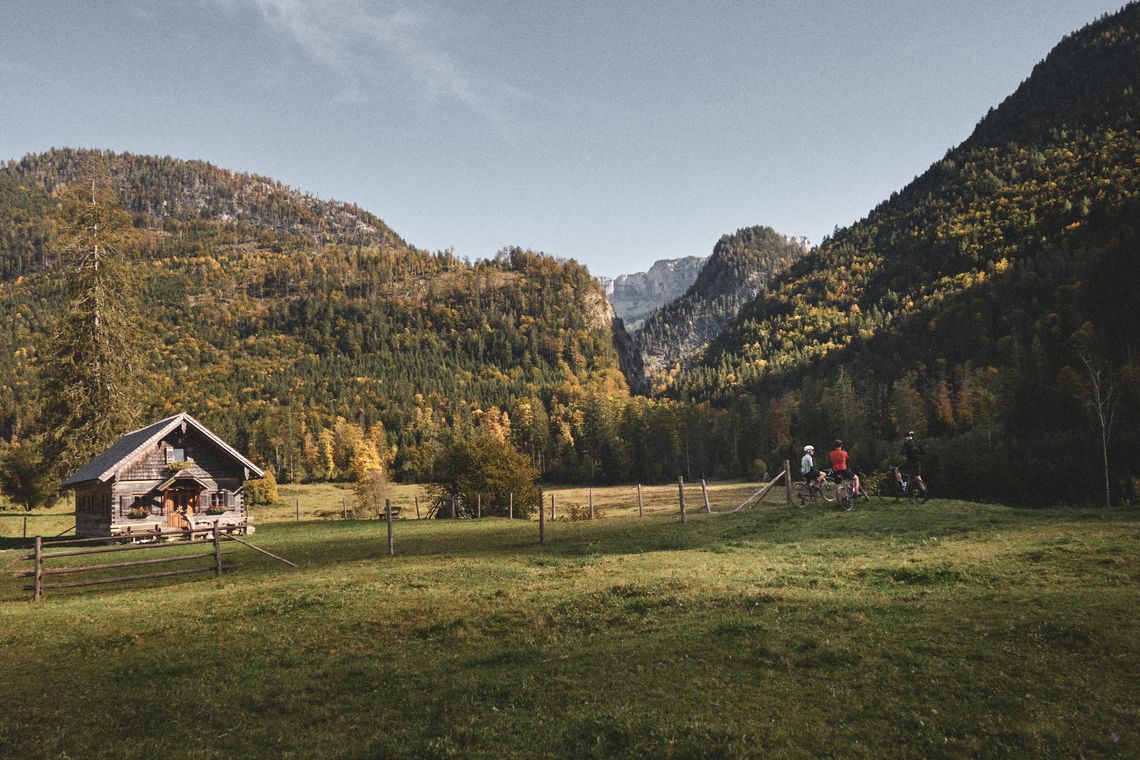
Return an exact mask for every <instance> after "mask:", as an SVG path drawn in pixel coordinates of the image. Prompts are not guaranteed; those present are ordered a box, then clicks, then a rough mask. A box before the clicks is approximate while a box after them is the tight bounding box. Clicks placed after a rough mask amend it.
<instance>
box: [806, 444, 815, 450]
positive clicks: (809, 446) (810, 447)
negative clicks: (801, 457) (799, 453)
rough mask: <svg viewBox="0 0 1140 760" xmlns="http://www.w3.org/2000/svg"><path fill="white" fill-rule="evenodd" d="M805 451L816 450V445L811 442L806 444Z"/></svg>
mask: <svg viewBox="0 0 1140 760" xmlns="http://www.w3.org/2000/svg"><path fill="white" fill-rule="evenodd" d="M804 451H815V446H812V445H811V444H810V443H809V444H808V445H807V446H804Z"/></svg>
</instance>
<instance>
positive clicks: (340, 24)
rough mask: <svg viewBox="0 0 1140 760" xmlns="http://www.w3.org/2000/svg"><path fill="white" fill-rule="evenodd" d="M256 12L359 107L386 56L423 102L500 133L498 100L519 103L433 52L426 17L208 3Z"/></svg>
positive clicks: (346, 8)
mask: <svg viewBox="0 0 1140 760" xmlns="http://www.w3.org/2000/svg"><path fill="white" fill-rule="evenodd" d="M216 1H217V2H219V3H221V4H222V5H224V6H228V7H231V8H233V7H249V8H253V9H254V10H256V11H257V13H258V15H259V16H260V17H261V19H262V20H263V21H264V23H265V24H266V25H267V26H268V27H269V28H270V29H272V30H273V31H275V32H277V33H279V34H282V35H283V36H285V37H287V38H288V39H291V40H292V41H293V42H295V43H296V44H297V45H298V46H300V48H301V49H302V50H304V51H305V54H306V55H308V56H309V58H311V59H312V60H313V61H314V62H316V63H318V64H320V65H322V66H325V67H327V68H328V69H330V70H331V71H334V72H336V74H337V75H338V76H339V77H340V78H341V79H342V80H343V81H344V83H345V90H344V93H343V96H344V97H346V98H349V99H352V100H361V101H363V100H367V99H368V97H369V95H370V92H369V91H370V90H371V89H372V88H374V87H378V86H379V85H378V80H379V76H378V71H379V70H380V67H379V65H378V60H377V59H383V58H384V57H389V58H391V59H393V60H394V61H395V62H396V63H397V64H398V65H400V66H401V67H403V68H404V69H405V70H406V71H407V72H408V73H409V74H410V75H412V77H414V78H415V79H417V80H419V82H420V84H421V85H422V87H423V88H424V93H425V95H427V96H428V97H446V98H450V99H453V100H456V101H458V102H460V103H462V104H464V105H465V106H467V107H468V108H469V109H470V110H471V111H473V112H474V113H476V114H478V115H479V116H481V117H483V118H485V119H487V120H488V121H490V122H492V123H494V124H495V125H496V126H498V127H499V128H500V129H503V128H504V127H505V121H506V117H505V115H504V109H503V101H504V99H506V98H511V97H515V98H517V97H523V95H524V94H523V93H522V92H521V91H520V90H518V89H517V88H513V87H510V86H507V85H504V84H502V83H500V82H497V81H492V80H489V79H487V78H485V77H483V78H479V77H476V76H475V75H474V74H473V73H472V72H470V71H467V70H465V69H464V68H463V67H462V66H461V65H460V64H459V63H458V62H457V61H456V60H455V58H454V57H453V56H452V55H449V54H448V53H447V52H446V51H445V50H443V49H441V48H440V47H439V45H438V43H437V42H435V38H436V37H438V36H439V35H438V30H437V29H435V28H433V26H432V18H431V17H430V16H428V15H425V14H423V13H421V12H417V11H415V10H412V9H410V8H407V7H402V6H390V7H388V8H386V9H385V10H379V9H377V7H376V5H375V4H374V3H365V2H362V0H216Z"/></svg>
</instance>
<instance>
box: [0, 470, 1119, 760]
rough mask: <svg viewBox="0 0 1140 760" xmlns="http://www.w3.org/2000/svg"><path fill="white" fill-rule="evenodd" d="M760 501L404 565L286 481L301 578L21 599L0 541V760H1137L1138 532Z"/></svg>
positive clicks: (442, 542)
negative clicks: (326, 515) (684, 518)
mask: <svg viewBox="0 0 1140 760" xmlns="http://www.w3.org/2000/svg"><path fill="white" fill-rule="evenodd" d="M305 488H307V489H309V490H308V491H305V490H303V489H305ZM754 488H755V486H754V485H749V484H721V485H716V486H713V487H712V493H711V494H710V500H711V501H712V502H713V509H714V514H704V513H703V502H702V500H701V496H700V488H699V485H698V486H697V487H696V488H695V489H694V488H691V489H690V490H689V493H688V499H687V501H688V507H689V512H690V514H689V520H688V522H687V523H686V524H684V525H681V524H679V521H678V520H677V515H676V506H677V500H676V496H677V494H676V486H671V487H667V486H662V487H655V488H653V489H648V488H647V489H645V493H644V496H645V500H646V516H645V517H638V514H637V501H636V491H635V489H633V488H607V489H598V490H596V491H595V494H594V495H595V505H596V509H597V510H598V511H599V512H600V513H602V515H603V516H602V517H601V518H600V519H596V520H592V521H570V520H568V519H566V518H565V517H563V516H562V515H564V514H567V513H568V512H567V511H566V510H567V509H568V508H569V506H570V505H571V504H574V503H577V504H580V505H585V504H586V503H587V502H588V493H587V491H586V489H555V490H554V492H555V493H556V501H557V503H558V505H559V513H560V519H558V520H556V521H554V522H553V523H550V522H548V523H547V542H546V544H545V545H543V546H539V545H538V543H537V538H538V532H537V524H536V523H535V522H533V521H528V520H515V521H508V520H505V519H499V518H491V519H484V520H479V521H476V520H461V521H434V520H419V521H417V520H415V519H401V520H399V521H398V522H397V525H396V556H395V557H388V556H387V555H386V529H385V525H384V523H383V522H381V521H377V520H339V519H315V516H316V515H317V514H318V513H320V512H329V511H336V509H339V508H338V507H337V506H336V505H337V504H338V503H340V497H341V496H342V495H343V494H342V493H341V492H339V491H338V489H334V488H332V487H329V486H321V487H315V486H313V487H301V488H297V489H293V488H283V489H282V501H283V502H284V505H283V506H281V507H278V508H275V509H272V510H266V511H265V512H264V513H263V514H259V515H258V519H259V522H258V525H259V528H258V531H257V533H256V535H254V536H253V537H252V540H253V541H254V543H256V544H258V545H259V546H262V547H264V548H266V549H268V550H270V551H273V552H275V553H278V554H281V555H283V556H284V557H287V558H288V559H290V560H293V561H294V562H296V563H298V564H299V565H300V569H297V570H293V569H291V568H288V567H286V566H284V565H281V564H278V563H276V562H275V561H273V560H272V559H270V558H268V557H265V556H263V555H260V554H256V553H254V552H252V551H251V550H249V549H246V548H244V547H240V546H238V545H236V544H232V545H228V546H227V551H228V552H229V554H228V557H227V559H228V560H229V561H231V562H235V563H237V564H238V565H239V567H238V568H237V569H236V570H235V571H234V572H232V573H230V574H227V575H225V576H223V577H222V578H221V579H215V578H213V577H207V576H190V577H191V578H197V580H179V579H172V580H168V581H165V582H163V581H151V582H148V583H147V584H146V585H134V586H106V587H96V588H94V589H86V590H59V591H55V592H52V591H49V592H48V595H47V597H46V599H45V600H44V601H43V602H42V603H40V604H33V603H31V602H30V601H29V600H28V599H29V597H30V594H28V593H27V592H25V591H23V590H22V588H21V587H22V585H23V583H24V582H25V581H23V580H18V579H15V578H12V577H11V573H12V572H14V571H16V570H22V569H26V566H28V565H29V564H30V563H27V562H20V561H19V560H18V556H19V555H20V554H22V553H23V551H24V549H23V548H22V547H23V546H24V544H23V543H22V542H21V541H20V540H19V539H16V538H11V537H8V538H3V539H0V566H2V567H3V568H4V571H5V572H4V577H3V578H2V579H0V673H2V675H0V679H2V684H3V689H2V692H0V693H2V694H3V697H4V698H3V706H2V708H0V757H27V758H39V757H45V758H48V757H50V758H62V757H69V758H81V757H82V758H87V757H114V758H154V757H163V758H232V757H292V758H322V757H343V758H367V757H377V758H432V757H464V758H468V757H477V758H509V757H522V758H525V757H575V758H577V757H586V758H589V757H599V758H601V757H619V758H620V757H629V758H634V757H654V758H657V757H661V758H718V757H725V758H731V757H855V758H859V757H866V758H879V757H885V756H889V757H913V758H937V757H1017V758H1024V757H1059V758H1061V757H1063V758H1071V757H1082V756H1084V757H1136V756H1137V755H1138V754H1140V736H1138V726H1140V686H1138V676H1140V667H1138V666H1140V647H1137V645H1136V632H1137V630H1140V604H1138V603H1140V593H1138V590H1140V512H1138V511H1137V510H1135V509H1127V510H1126V509H1118V510H1104V509H1051V510H1021V509H1012V508H1008V507H1004V506H999V505H982V504H973V503H965V502H958V501H944V500H933V501H931V502H929V503H927V504H925V505H901V504H895V503H894V502H889V501H880V502H873V503H871V504H864V503H860V504H859V505H858V506H857V507H856V509H855V510H854V511H852V512H846V513H844V512H839V511H837V510H834V508H829V507H828V506H827V505H823V504H818V505H815V504H813V505H810V506H809V507H807V508H804V509H797V508H794V507H790V506H787V505H785V504H783V503H782V500H781V499H779V498H776V499H773V500H772V501H769V502H767V503H765V504H763V505H761V506H758V507H757V508H755V509H750V510H747V511H743V512H740V513H736V514H731V513H730V510H731V508H732V507H734V506H735V505H736V504H738V503H739V502H740V501H743V499H744V498H745V497H746V496H747V495H748V494H749V493H751V491H752V490H754ZM547 493H548V494H549V493H550V491H549V490H548V491H547ZM414 496H415V492H412V491H407V492H404V493H400V494H397V495H396V497H395V500H396V502H397V503H400V504H401V506H402V507H403V514H404V515H405V516H409V514H410V515H411V516H414V510H409V509H408V508H407V505H406V502H408V501H410V500H411V499H413V498H414ZM298 498H300V499H301V505H302V519H301V520H300V521H296V520H295V510H296V499H298ZM291 500H292V501H291ZM306 505H307V509H308V511H305V510H306ZM547 508H549V497H548V499H547ZM9 522H11V521H9ZM42 522H43V524H45V525H46V524H49V523H50V520H49V519H44V520H43V521H42ZM8 527H9V528H10V526H8ZM45 532H46V531H45ZM6 535H8V536H10V535H11V533H10V531H9V533H8V534H6ZM158 551H169V550H158ZM140 554H142V553H140ZM113 556H123V555H113ZM66 562H67V560H57V561H56V566H58V565H62V564H64V563H66ZM76 564H79V562H78V561H76Z"/></svg>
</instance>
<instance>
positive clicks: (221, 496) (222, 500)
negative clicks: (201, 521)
mask: <svg viewBox="0 0 1140 760" xmlns="http://www.w3.org/2000/svg"><path fill="white" fill-rule="evenodd" d="M227 501H229V500H228V499H227V498H226V492H225V491H215V492H214V493H212V494H210V506H211V507H226V506H229V505H228V504H227V503H226V502H227Z"/></svg>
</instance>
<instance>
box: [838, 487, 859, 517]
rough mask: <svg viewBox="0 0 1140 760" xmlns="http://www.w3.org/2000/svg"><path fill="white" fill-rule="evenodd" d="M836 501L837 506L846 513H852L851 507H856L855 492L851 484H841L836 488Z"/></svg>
mask: <svg viewBox="0 0 1140 760" xmlns="http://www.w3.org/2000/svg"><path fill="white" fill-rule="evenodd" d="M835 501H836V506H838V507H839V508H840V509H842V510H843V511H844V512H850V511H851V507H853V506H855V492H854V491H852V490H851V486H850V485H849V484H847V483H840V484H838V485H837V486H836V487H835Z"/></svg>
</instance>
